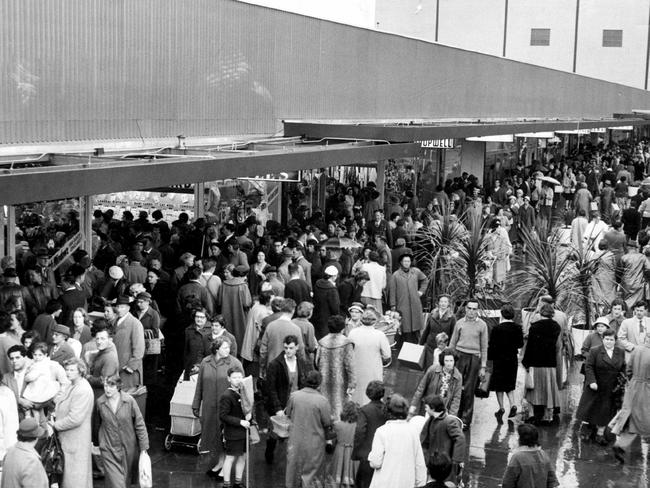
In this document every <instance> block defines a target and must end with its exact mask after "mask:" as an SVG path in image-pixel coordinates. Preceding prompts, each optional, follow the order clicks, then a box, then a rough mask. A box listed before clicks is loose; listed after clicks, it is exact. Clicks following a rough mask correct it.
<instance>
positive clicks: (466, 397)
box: [449, 300, 488, 430]
mask: <svg viewBox="0 0 650 488" xmlns="http://www.w3.org/2000/svg"><path fill="white" fill-rule="evenodd" d="M449 347H450V348H451V349H454V350H455V351H456V353H457V354H458V364H457V365H456V366H457V368H458V370H459V371H460V374H462V375H463V393H462V395H461V398H460V408H459V409H458V416H459V417H460V418H461V420H462V421H463V424H464V427H463V429H465V430H467V429H468V428H469V426H470V424H471V423H472V416H473V415H474V390H476V385H477V383H478V381H479V378H482V377H483V376H484V375H485V366H486V364H487V348H488V328H487V324H486V323H485V322H484V321H483V320H481V319H479V318H478V302H477V301H476V300H468V301H467V304H466V305H465V317H463V318H462V319H460V320H459V321H458V322H456V327H455V328H454V332H453V333H452V335H451V340H450V341H449Z"/></svg>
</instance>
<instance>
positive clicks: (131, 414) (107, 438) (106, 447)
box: [96, 376, 149, 488]
mask: <svg viewBox="0 0 650 488" xmlns="http://www.w3.org/2000/svg"><path fill="white" fill-rule="evenodd" d="M121 388H122V380H121V379H120V377H119V376H111V377H109V378H106V379H105V380H104V395H102V396H101V397H100V398H99V400H97V404H96V405H97V414H98V416H99V450H100V452H101V456H102V460H103V461H104V472H105V474H106V478H105V480H104V486H105V487H106V488H126V487H128V486H131V485H132V484H133V483H136V482H137V480H138V461H139V459H140V454H142V453H146V451H147V449H149V436H148V435H147V427H146V426H145V424H144V418H143V417H142V413H140V409H139V408H138V404H137V403H136V402H135V400H134V399H133V397H132V396H131V395H129V394H127V393H123V392H122V391H121Z"/></svg>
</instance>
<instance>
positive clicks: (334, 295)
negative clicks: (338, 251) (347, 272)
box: [312, 266, 340, 340]
mask: <svg viewBox="0 0 650 488" xmlns="http://www.w3.org/2000/svg"><path fill="white" fill-rule="evenodd" d="M324 273H325V276H324V277H323V278H321V279H320V280H318V281H316V284H315V285H314V315H312V318H313V323H314V331H315V332H316V339H318V340H320V339H322V338H323V337H325V336H326V335H327V334H328V329H327V320H328V319H329V318H330V316H332V315H336V314H338V313H339V309H340V299H339V293H338V291H337V289H336V279H337V278H338V275H339V272H338V269H336V267H335V266H327V267H326V268H325V270H324Z"/></svg>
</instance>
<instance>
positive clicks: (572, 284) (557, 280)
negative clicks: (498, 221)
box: [507, 229, 603, 328]
mask: <svg viewBox="0 0 650 488" xmlns="http://www.w3.org/2000/svg"><path fill="white" fill-rule="evenodd" d="M521 239H522V241H523V242H524V244H525V246H526V247H525V248H526V250H527V252H526V254H525V255H523V256H521V257H519V258H517V259H516V262H515V263H514V267H515V268H516V271H514V272H513V273H511V274H510V276H509V277H508V286H507V288H508V296H509V297H510V298H511V300H513V301H517V302H519V303H520V304H521V305H522V306H523V307H526V306H529V305H531V304H533V303H536V301H537V299H538V298H539V297H540V296H542V295H550V296H551V297H553V299H554V300H555V303H556V305H557V306H558V308H559V309H561V310H563V311H564V312H566V313H567V314H569V316H572V317H573V321H574V323H577V324H585V325H586V327H587V328H590V327H591V323H592V321H593V319H594V318H595V317H594V315H595V312H596V310H595V307H593V303H594V297H593V293H592V287H591V278H592V276H593V274H594V272H595V271H596V266H597V265H598V264H599V263H598V260H595V259H592V257H591V252H590V251H589V246H585V247H580V248H576V247H574V246H571V245H566V244H561V242H560V236H559V234H558V233H557V232H554V233H552V234H551V235H550V237H549V238H548V240H542V239H540V238H539V237H538V235H537V234H536V233H535V232H534V231H532V230H528V229H522V231H521ZM600 265H601V266H602V265H603V263H600Z"/></svg>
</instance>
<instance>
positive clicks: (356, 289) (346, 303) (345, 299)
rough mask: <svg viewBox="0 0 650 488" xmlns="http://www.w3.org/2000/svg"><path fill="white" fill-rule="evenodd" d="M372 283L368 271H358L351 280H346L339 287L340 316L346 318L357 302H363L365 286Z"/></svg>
mask: <svg viewBox="0 0 650 488" xmlns="http://www.w3.org/2000/svg"><path fill="white" fill-rule="evenodd" d="M368 281H370V275H369V274H368V272H367V271H357V274H355V275H354V276H353V277H351V278H346V279H345V280H342V281H341V284H340V285H339V288H338V291H339V301H340V311H339V315H343V316H344V317H345V316H347V315H348V310H349V308H350V307H351V306H352V304H353V303H355V302H361V292H362V291H363V287H364V285H365V284H366V283H367V282H368Z"/></svg>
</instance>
